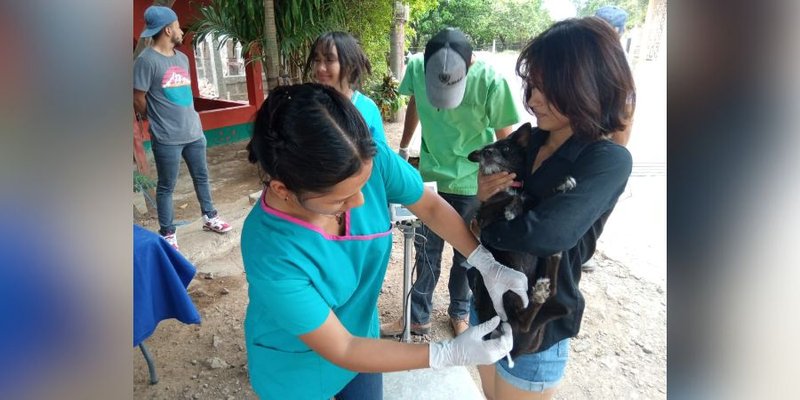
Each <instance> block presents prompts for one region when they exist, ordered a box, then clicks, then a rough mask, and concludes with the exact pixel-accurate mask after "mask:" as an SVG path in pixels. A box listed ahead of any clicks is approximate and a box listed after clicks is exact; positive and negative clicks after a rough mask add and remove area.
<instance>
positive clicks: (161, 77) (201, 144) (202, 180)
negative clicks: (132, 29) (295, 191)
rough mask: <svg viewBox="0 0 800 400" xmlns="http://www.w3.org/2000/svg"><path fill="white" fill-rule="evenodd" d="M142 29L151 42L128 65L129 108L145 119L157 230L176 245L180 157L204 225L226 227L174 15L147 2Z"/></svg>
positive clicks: (219, 229) (220, 230)
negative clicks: (215, 197) (154, 173)
mask: <svg viewBox="0 0 800 400" xmlns="http://www.w3.org/2000/svg"><path fill="white" fill-rule="evenodd" d="M144 19H145V23H146V29H145V30H144V31H143V32H142V34H141V37H152V39H153V43H152V45H151V46H150V47H148V48H147V49H145V50H144V51H142V53H141V54H140V55H139V57H137V58H136V61H135V62H134V64H133V108H134V110H135V111H136V113H137V114H138V115H139V116H141V117H144V116H146V117H147V118H148V119H149V121H150V137H151V143H152V148H153V156H154V158H155V162H156V171H157V174H158V186H157V188H156V204H157V207H158V223H159V225H160V229H159V233H160V234H161V236H163V237H164V239H165V240H166V241H167V242H168V243H169V244H170V245H172V246H173V247H175V248H176V249H177V248H178V240H177V237H176V235H175V224H174V222H173V217H174V214H173V208H172V192H173V190H174V189H175V182H176V181H177V179H178V170H179V167H180V159H181V157H183V159H184V160H185V161H186V166H187V167H188V168H189V173H190V174H191V176H192V182H193V183H194V189H195V193H196V194H197V200H198V201H199V202H200V210H201V212H202V214H203V215H202V218H203V229H204V230H209V231H212V232H217V233H225V232H228V231H230V230H231V226H230V225H229V224H228V223H226V222H225V221H223V220H222V219H221V218H220V217H219V216H218V215H217V210H216V209H215V208H214V204H213V203H212V201H211V187H210V185H209V179H208V166H207V164H206V138H205V135H203V128H202V126H201V125H200V115H199V114H197V111H195V109H194V99H193V96H192V85H191V78H190V77H191V75H190V74H189V59H188V58H187V57H186V55H185V54H183V53H181V52H180V51H177V50H175V48H176V47H178V46H180V45H181V43H182V42H183V31H182V30H181V28H180V24H179V23H178V16H177V15H176V14H175V12H174V11H172V10H171V9H170V8H168V7H159V6H151V7H148V8H147V10H145V12H144Z"/></svg>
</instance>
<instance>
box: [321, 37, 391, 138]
mask: <svg viewBox="0 0 800 400" xmlns="http://www.w3.org/2000/svg"><path fill="white" fill-rule="evenodd" d="M371 73H372V65H371V64H370V62H369V59H368V58H367V55H366V54H364V50H362V49H361V46H359V44H358V41H357V40H356V39H355V38H354V37H353V36H352V35H350V34H349V33H346V32H327V33H323V34H322V35H320V36H319V37H317V39H316V40H314V43H313V44H312V45H311V52H310V53H309V54H308V59H307V60H306V67H305V74H306V76H310V77H311V79H313V80H314V82H317V83H321V84H323V85H328V86H331V87H333V88H334V89H336V91H338V92H339V93H341V94H342V95H344V97H347V98H348V99H350V101H352V102H353V105H354V106H356V108H357V109H358V111H359V112H361V116H363V117H364V121H366V123H367V127H369V131H370V132H372V136H373V137H375V139H376V140H382V141H384V142H386V133H385V132H384V130H383V118H382V117H381V112H380V110H379V109H378V106H377V105H375V102H374V101H372V99H370V98H369V97H367V96H366V95H364V93H361V92H359V91H358V90H357V89H356V88H357V87H359V86H360V85H361V83H362V82H363V79H365V78H366V77H367V75H369V74H371Z"/></svg>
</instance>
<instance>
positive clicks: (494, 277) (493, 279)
mask: <svg viewBox="0 0 800 400" xmlns="http://www.w3.org/2000/svg"><path fill="white" fill-rule="evenodd" d="M467 262H468V263H469V264H470V265H472V266H473V267H475V268H476V269H477V270H478V271H480V273H481V276H482V277H483V283H484V284H485V285H486V290H487V291H488V292H489V297H491V298H492V304H493V305H494V311H495V312H497V315H499V316H500V319H502V320H503V321H508V316H507V315H506V310H505V308H503V293H505V292H507V291H509V290H510V291H512V292H514V293H516V294H517V296H519V298H520V299H522V306H523V307H527V306H528V277H527V276H525V274H523V273H522V272H519V271H517V270H514V269H511V268H509V267H506V266H505V265H503V264H500V263H499V262H497V260H495V259H494V256H493V255H492V253H491V252H489V250H487V249H486V248H485V247H483V245H478V248H476V249H475V251H473V252H472V254H470V255H469V257H468V258H467Z"/></svg>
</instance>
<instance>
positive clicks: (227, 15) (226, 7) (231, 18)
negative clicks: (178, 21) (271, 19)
mask: <svg viewBox="0 0 800 400" xmlns="http://www.w3.org/2000/svg"><path fill="white" fill-rule="evenodd" d="M197 11H198V13H199V15H201V16H200V17H199V18H198V19H197V21H194V22H193V23H192V24H191V25H190V26H189V32H192V33H194V34H195V35H194V36H193V37H192V45H195V46H196V45H197V44H198V43H202V42H203V41H204V40H206V38H207V37H208V36H209V35H212V36H217V37H220V36H225V37H227V39H229V40H233V41H234V42H238V43H240V44H241V45H242V54H247V53H248V52H250V50H251V49H252V48H253V46H258V47H263V40H264V2H263V1H260V0H211V1H210V2H209V3H208V4H204V5H200V6H199V7H197ZM224 43H225V41H224V40H220V41H219V44H220V46H222V45H223V44H224Z"/></svg>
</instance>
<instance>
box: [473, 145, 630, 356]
mask: <svg viewBox="0 0 800 400" xmlns="http://www.w3.org/2000/svg"><path fill="white" fill-rule="evenodd" d="M548 136H549V132H546V131H542V130H539V129H535V130H534V132H533V136H532V137H531V142H530V146H529V152H528V157H527V158H528V159H527V163H526V165H533V160H535V158H536V153H537V152H538V150H539V148H540V147H541V146H542V145H543V144H544V143H545V141H546V140H547V137H548ZM631 167H632V160H631V155H630V153H629V152H628V150H627V149H625V148H624V147H622V146H620V145H618V144H616V143H614V142H612V141H610V140H598V141H594V142H585V141H581V140H579V139H578V138H577V137H575V136H572V137H571V138H569V139H568V140H567V141H566V142H564V144H563V145H561V147H559V148H558V150H556V152H555V153H554V154H553V155H552V156H550V157H549V158H548V159H547V160H545V161H544V162H543V163H542V165H541V166H540V167H539V168H538V169H537V170H536V171H535V172H534V173H533V174H530V173H528V174H527V176H525V177H524V179H523V182H524V184H523V190H524V191H525V193H526V196H527V200H526V207H525V210H526V212H525V213H523V214H522V215H521V216H519V217H517V218H515V219H513V220H511V221H505V220H502V221H498V222H495V223H493V224H491V225H489V226H487V227H486V228H484V229H483V230H482V232H481V242H482V243H483V244H484V246H487V247H489V248H495V249H498V250H510V251H523V252H527V253H530V254H533V255H535V256H537V257H547V256H550V255H552V254H555V253H558V252H563V253H562V258H561V265H560V267H559V272H558V290H557V294H556V300H558V301H559V302H560V303H562V304H564V305H565V306H566V307H567V308H568V309H569V310H570V313H569V314H568V315H567V316H565V317H563V318H561V319H558V320H555V321H553V322H551V323H550V324H549V325H548V326H547V327H546V328H545V333H544V340H543V342H542V345H541V347H540V348H539V349H540V351H543V350H546V349H547V348H549V347H550V346H551V345H553V344H555V343H556V342H558V341H560V340H562V339H564V338H567V337H573V336H575V335H577V334H578V331H579V330H580V324H581V319H582V317H583V309H584V306H585V303H584V299H583V295H581V292H580V289H579V288H578V283H579V282H580V278H581V265H582V264H583V263H584V262H586V261H588V260H589V259H590V258H591V257H592V254H594V251H595V246H596V244H597V239H598V238H599V237H600V234H601V233H602V231H603V226H604V225H605V222H606V220H607V219H608V216H609V215H610V214H611V211H612V210H613V209H614V205H615V204H616V203H617V199H618V198H619V196H620V195H621V194H622V192H623V191H624V190H625V185H626V184H627V182H628V177H629V176H630V173H631ZM568 176H571V177H572V178H574V179H575V182H576V186H575V187H574V188H572V189H571V190H568V191H565V192H560V191H558V190H556V188H557V187H558V186H560V185H561V184H562V183H564V181H565V180H566V179H567V177H568Z"/></svg>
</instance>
